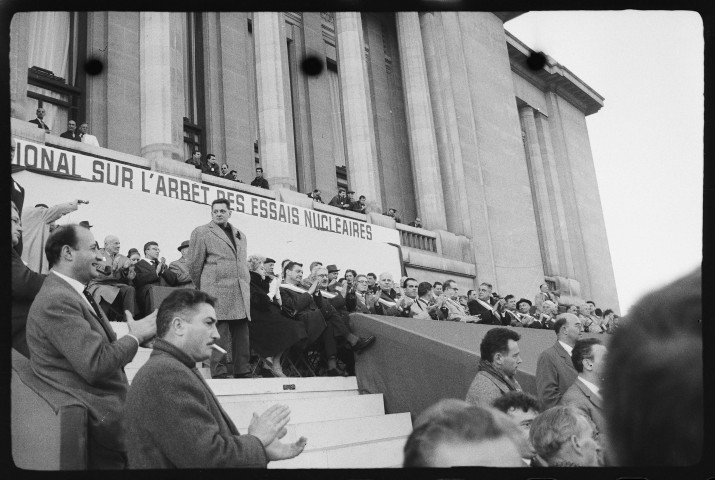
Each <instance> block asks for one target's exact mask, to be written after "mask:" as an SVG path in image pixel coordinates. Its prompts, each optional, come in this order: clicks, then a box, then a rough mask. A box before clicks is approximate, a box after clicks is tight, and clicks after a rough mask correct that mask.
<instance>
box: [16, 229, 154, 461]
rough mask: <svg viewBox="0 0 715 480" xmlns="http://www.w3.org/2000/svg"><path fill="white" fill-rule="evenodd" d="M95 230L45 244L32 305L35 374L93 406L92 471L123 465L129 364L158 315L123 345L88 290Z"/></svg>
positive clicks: (137, 326)
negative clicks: (43, 269)
mask: <svg viewBox="0 0 715 480" xmlns="http://www.w3.org/2000/svg"><path fill="white" fill-rule="evenodd" d="M98 250H99V249H98V248H97V244H96V242H95V240H94V236H93V235H92V232H90V231H89V230H87V229H86V228H82V227H80V226H78V225H75V224H70V225H62V226H59V227H57V228H56V229H55V231H54V232H52V234H51V235H50V237H49V238H48V240H47V245H46V247H45V252H46V254H47V258H48V259H49V262H50V266H51V267H52V269H51V270H50V273H49V275H48V276H47V278H46V279H45V282H44V284H43V285H42V288H41V289H40V292H39V293H38V294H37V296H36V297H35V301H34V302H33V303H32V307H30V311H29V313H28V317H27V345H28V347H29V350H30V366H31V367H32V370H33V371H34V372H35V374H36V375H37V376H38V377H39V378H40V379H42V380H44V381H45V382H46V383H47V384H49V385H50V386H52V387H54V388H55V389H57V390H60V391H62V392H65V393H67V394H69V395H72V396H73V397H75V398H76V399H77V400H79V401H80V402H82V403H83V404H84V405H85V406H86V407H87V412H88V416H89V418H88V424H89V428H88V437H87V438H88V443H87V466H88V468H90V469H100V468H101V469H107V468H110V469H111V468H119V469H121V468H125V467H126V448H125V443H124V428H123V426H122V412H123V409H124V400H125V398H126V394H127V387H128V384H127V377H126V375H125V374H124V366H125V365H126V364H128V363H129V362H131V361H132V359H133V358H134V355H135V354H136V352H137V349H138V348H139V345H140V344H142V343H144V342H146V341H147V340H149V339H150V338H152V337H153V336H154V334H155V333H156V315H151V316H149V317H147V318H145V319H143V320H138V321H134V319H133V318H132V316H131V314H129V313H127V314H126V317H127V326H128V328H129V333H128V334H127V335H125V336H124V337H122V338H120V339H118V340H117V336H116V335H115V333H114V331H113V330H112V327H111V326H110V324H109V321H108V320H107V318H106V316H105V315H104V313H103V312H102V310H101V309H100V308H99V306H98V305H97V303H96V302H95V301H94V298H93V297H92V295H91V294H90V293H89V292H88V291H87V288H86V286H87V283H88V282H89V281H90V280H91V279H92V278H94V277H95V276H96V275H97V273H98V272H97V270H96V266H97V265H98V264H99V262H101V260H102V257H101V256H100V255H99V252H98Z"/></svg>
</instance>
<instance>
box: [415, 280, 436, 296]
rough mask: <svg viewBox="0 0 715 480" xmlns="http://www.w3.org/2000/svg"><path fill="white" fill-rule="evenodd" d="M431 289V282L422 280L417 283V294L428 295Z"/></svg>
mask: <svg viewBox="0 0 715 480" xmlns="http://www.w3.org/2000/svg"><path fill="white" fill-rule="evenodd" d="M430 290H432V284H431V283H429V282H422V283H420V284H419V285H417V296H418V297H422V296H424V295H427V293H428V292H429V291H430Z"/></svg>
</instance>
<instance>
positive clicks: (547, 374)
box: [536, 341, 578, 410]
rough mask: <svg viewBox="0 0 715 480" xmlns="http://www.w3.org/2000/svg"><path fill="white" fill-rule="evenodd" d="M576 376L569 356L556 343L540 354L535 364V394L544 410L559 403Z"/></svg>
mask: <svg viewBox="0 0 715 480" xmlns="http://www.w3.org/2000/svg"><path fill="white" fill-rule="evenodd" d="M577 376H578V373H577V372H576V369H575V368H574V367H573V363H571V355H569V353H568V352H567V351H566V350H564V347H562V346H561V344H560V343H559V342H558V341H557V342H556V343H555V344H554V345H553V346H551V347H549V348H547V349H546V350H544V351H543V352H541V355H539V360H538V361H537V363H536V393H537V395H538V397H539V400H540V401H541V403H542V405H543V407H544V410H547V409H549V408H551V407H554V406H556V404H558V403H559V400H561V397H562V396H563V394H564V393H566V390H568V388H569V387H570V386H571V385H572V384H573V382H574V381H575V380H576V377H577Z"/></svg>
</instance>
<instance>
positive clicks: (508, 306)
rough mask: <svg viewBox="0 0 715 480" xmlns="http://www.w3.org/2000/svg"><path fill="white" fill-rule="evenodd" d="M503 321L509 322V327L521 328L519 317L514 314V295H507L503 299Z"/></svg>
mask: <svg viewBox="0 0 715 480" xmlns="http://www.w3.org/2000/svg"><path fill="white" fill-rule="evenodd" d="M504 302H505V303H504V312H503V313H504V321H505V323H506V320H508V321H509V326H511V327H521V322H520V321H519V316H518V315H517V313H516V297H515V296H514V295H511V294H509V295H507V296H506V297H504Z"/></svg>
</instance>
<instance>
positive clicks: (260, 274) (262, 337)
mask: <svg viewBox="0 0 715 480" xmlns="http://www.w3.org/2000/svg"><path fill="white" fill-rule="evenodd" d="M264 261H265V257H261V256H259V255H251V256H249V257H248V268H249V270H250V275H251V283H250V288H251V321H250V322H248V330H249V338H250V341H251V348H252V349H253V351H254V352H256V354H257V355H258V356H259V357H261V360H262V361H263V364H264V366H265V367H266V368H267V369H268V370H270V371H271V373H272V374H273V375H274V376H276V377H285V376H286V375H285V374H284V373H283V370H282V368H281V357H282V355H283V353H284V352H286V351H287V350H288V349H290V348H291V347H293V346H296V347H297V348H301V349H302V348H305V346H306V345H307V344H308V343H307V342H308V334H307V332H306V330H305V326H304V324H303V322H300V321H296V320H294V319H291V318H288V317H287V316H285V315H283V313H282V312H281V308H280V306H279V305H278V304H277V303H276V302H274V301H273V300H271V298H270V297H269V296H268V291H269V287H270V283H271V279H270V277H266V273H265V270H264V268H263V262H264Z"/></svg>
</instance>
